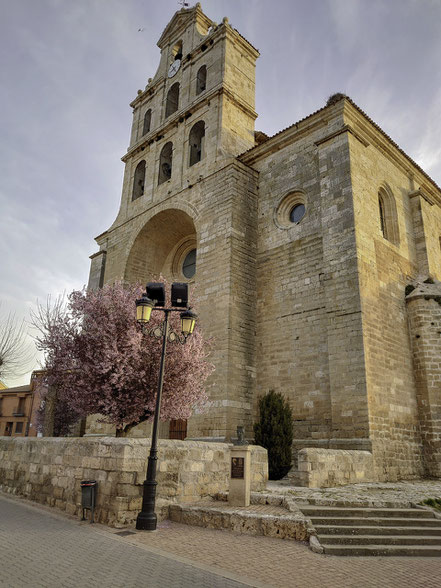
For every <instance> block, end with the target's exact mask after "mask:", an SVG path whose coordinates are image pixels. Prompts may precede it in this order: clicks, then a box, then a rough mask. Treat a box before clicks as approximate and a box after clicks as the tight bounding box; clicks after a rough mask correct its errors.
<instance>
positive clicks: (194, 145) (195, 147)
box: [189, 120, 205, 166]
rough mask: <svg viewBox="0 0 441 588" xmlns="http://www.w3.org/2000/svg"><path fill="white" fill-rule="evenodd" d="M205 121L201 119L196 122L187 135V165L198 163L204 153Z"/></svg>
mask: <svg viewBox="0 0 441 588" xmlns="http://www.w3.org/2000/svg"><path fill="white" fill-rule="evenodd" d="M204 137H205V123H204V121H203V120H200V121H199V122H197V123H196V124H195V125H193V127H192V128H191V131H190V135H189V144H190V163H189V166H192V165H194V164H195V163H198V161H200V160H201V159H202V157H203V155H204Z"/></svg>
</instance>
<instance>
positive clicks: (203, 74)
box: [196, 65, 207, 96]
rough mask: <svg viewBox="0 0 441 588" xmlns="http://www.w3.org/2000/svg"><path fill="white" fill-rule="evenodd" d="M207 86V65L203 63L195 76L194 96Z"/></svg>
mask: <svg viewBox="0 0 441 588" xmlns="http://www.w3.org/2000/svg"><path fill="white" fill-rule="evenodd" d="M206 87H207V66H206V65H203V66H202V67H200V68H199V70H198V73H197V76H196V96H197V95H198V94H200V93H201V92H203V91H204V90H205V88H206Z"/></svg>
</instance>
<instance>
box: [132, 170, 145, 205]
mask: <svg viewBox="0 0 441 588" xmlns="http://www.w3.org/2000/svg"><path fill="white" fill-rule="evenodd" d="M144 183H145V161H144V160H142V161H140V162H139V163H138V165H137V166H136V169H135V175H134V177H133V192H132V200H136V199H137V198H139V197H140V196H142V195H143V194H144Z"/></svg>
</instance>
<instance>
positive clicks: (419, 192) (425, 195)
mask: <svg viewBox="0 0 441 588" xmlns="http://www.w3.org/2000/svg"><path fill="white" fill-rule="evenodd" d="M416 196H421V198H423V199H424V200H425V201H426V202H428V203H429V204H430V206H433V205H434V204H435V200H434V198H432V196H430V194H428V193H427V192H425V191H424V190H423V189H422V188H418V190H414V191H413V192H411V193H410V194H409V198H415V197H416Z"/></svg>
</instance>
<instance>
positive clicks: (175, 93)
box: [165, 83, 179, 117]
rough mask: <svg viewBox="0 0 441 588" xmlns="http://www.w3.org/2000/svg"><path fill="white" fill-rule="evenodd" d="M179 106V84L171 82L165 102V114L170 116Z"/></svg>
mask: <svg viewBox="0 0 441 588" xmlns="http://www.w3.org/2000/svg"><path fill="white" fill-rule="evenodd" d="M178 108H179V84H178V83H176V84H173V86H172V87H171V88H170V90H169V91H168V94H167V101H166V104H165V116H166V117H167V116H170V115H171V114H173V113H174V112H176V111H177V110H178Z"/></svg>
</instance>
